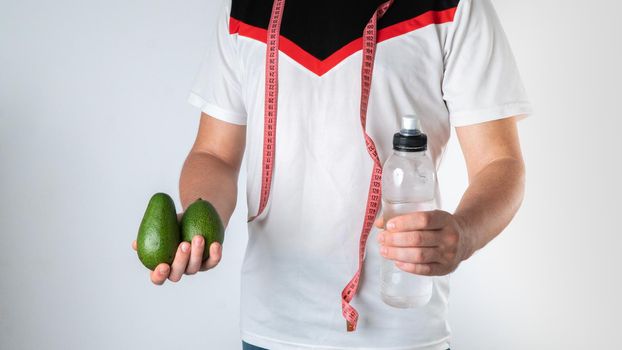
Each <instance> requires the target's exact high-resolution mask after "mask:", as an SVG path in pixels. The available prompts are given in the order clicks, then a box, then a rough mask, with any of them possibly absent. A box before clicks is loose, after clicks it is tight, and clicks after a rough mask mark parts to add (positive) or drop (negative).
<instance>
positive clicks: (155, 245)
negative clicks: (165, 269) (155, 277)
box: [136, 193, 181, 270]
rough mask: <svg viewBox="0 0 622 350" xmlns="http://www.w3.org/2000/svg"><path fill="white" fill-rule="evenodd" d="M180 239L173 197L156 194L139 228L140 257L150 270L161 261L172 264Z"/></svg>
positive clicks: (137, 240) (150, 201) (137, 241)
mask: <svg viewBox="0 0 622 350" xmlns="http://www.w3.org/2000/svg"><path fill="white" fill-rule="evenodd" d="M180 240H181V235H180V233H179V223H178V222H177V211H176V210H175V203H174V202H173V199H172V198H171V197H170V196H169V195H168V194H166V193H156V194H154V195H153V196H152V197H151V200H149V204H148V205H147V210H146V211H145V215H144V216H143V221H142V222H141V223H140V228H139V229H138V238H137V239H136V243H137V245H138V247H137V250H138V258H139V259H140V261H141V262H142V263H143V265H145V267H146V268H148V269H149V270H153V269H155V268H156V266H158V265H159V264H161V263H166V264H169V265H170V264H171V263H172V262H173V259H174V258H175V252H176V251H177V246H179V243H180Z"/></svg>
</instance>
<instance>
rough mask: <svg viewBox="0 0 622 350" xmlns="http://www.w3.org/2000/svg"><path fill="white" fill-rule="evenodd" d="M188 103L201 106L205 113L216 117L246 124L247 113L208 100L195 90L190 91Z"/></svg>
mask: <svg viewBox="0 0 622 350" xmlns="http://www.w3.org/2000/svg"><path fill="white" fill-rule="evenodd" d="M188 103H190V104H191V105H193V106H195V107H197V108H199V109H200V110H201V111H202V112H203V113H205V114H208V115H210V116H211V117H214V118H216V119H219V120H222V121H225V122H228V123H232V124H237V125H246V114H244V113H238V112H233V111H230V110H227V109H224V108H222V107H220V106H217V105H215V104H213V103H210V102H207V101H206V100H205V99H204V98H202V97H201V96H199V95H198V94H196V93H194V92H190V95H189V96H188Z"/></svg>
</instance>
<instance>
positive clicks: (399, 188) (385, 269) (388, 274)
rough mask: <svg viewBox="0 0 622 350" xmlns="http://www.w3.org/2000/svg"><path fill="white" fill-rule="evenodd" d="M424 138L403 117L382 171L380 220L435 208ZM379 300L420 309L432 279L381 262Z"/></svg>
mask: <svg viewBox="0 0 622 350" xmlns="http://www.w3.org/2000/svg"><path fill="white" fill-rule="evenodd" d="M427 144H428V140H427V136H426V134H424V133H423V132H422V131H421V126H420V123H419V120H418V118H417V117H416V116H414V115H407V116H404V117H403V118H402V128H401V130H400V131H399V132H398V133H396V134H395V135H394V136H393V154H392V155H391V156H390V157H389V159H387V161H386V162H385V164H384V167H383V172H382V174H383V175H382V206H383V213H382V215H383V218H384V222H385V223H386V222H387V221H388V220H389V219H391V218H393V217H395V216H399V215H403V214H408V213H412V212H415V211H429V210H434V209H436V208H437V203H436V199H435V195H434V194H435V188H436V171H435V167H434V164H433V163H432V159H430V157H429V156H428V154H427V152H426V150H427ZM381 274H382V276H381V291H380V294H381V296H382V300H383V301H384V302H385V303H386V304H388V305H391V306H394V307H398V308H412V307H418V306H423V305H425V304H427V303H428V302H429V301H430V298H431V296H432V287H433V279H432V277H428V276H420V275H415V274H412V273H409V272H405V271H402V270H400V269H399V268H398V267H397V266H395V261H393V260H389V259H382V268H381Z"/></svg>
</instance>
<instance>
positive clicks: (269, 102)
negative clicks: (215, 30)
mask: <svg viewBox="0 0 622 350" xmlns="http://www.w3.org/2000/svg"><path fill="white" fill-rule="evenodd" d="M391 4H393V0H389V1H386V2H384V3H382V4H381V5H380V6H378V8H377V9H376V10H375V11H374V14H373V15H372V17H371V19H370V20H369V22H367V25H366V26H365V30H364V32H363V48H362V56H363V63H362V66H361V107H360V113H361V115H360V117H361V127H362V130H363V136H364V137H365V144H366V146H367V152H368V153H369V156H370V157H371V158H372V160H373V162H374V165H373V171H372V175H371V180H370V183H369V192H368V195H367V205H366V207H365V217H364V218H363V227H362V229H361V237H360V242H359V257H358V270H357V271H356V273H355V274H354V277H352V279H351V280H350V282H348V284H347V285H346V287H345V288H344V289H343V291H342V292H341V308H342V313H343V317H344V318H345V319H346V329H347V331H348V332H352V331H355V330H356V325H357V322H358V317H359V314H358V312H357V311H356V309H354V307H352V305H350V302H351V301H352V299H353V298H354V296H355V295H356V292H357V290H358V286H359V282H360V276H361V272H362V270H363V259H364V257H365V245H366V243H367V238H368V237H369V233H370V231H371V228H372V225H373V223H374V220H375V219H376V215H377V214H378V209H379V207H380V198H381V184H382V165H381V164H380V159H379V158H378V152H377V150H376V145H375V144H374V141H373V140H372V139H371V137H369V135H368V134H367V132H366V124H367V105H368V103H369V95H370V91H371V80H372V75H373V70H374V58H375V54H376V35H377V25H378V20H379V19H380V18H381V17H382V16H383V15H384V14H385V13H386V12H387V10H388V9H389V7H390V6H391ZM284 6H285V0H274V3H273V5H272V14H271V16H270V22H269V24H268V38H267V40H266V46H267V48H266V91H265V102H264V103H265V104H264V138H263V162H262V177H261V195H260V198H259V209H258V210H257V214H256V215H254V216H252V217H251V218H249V219H248V221H249V222H251V221H253V220H255V218H257V217H258V216H259V215H261V213H262V212H263V210H264V209H265V207H266V204H267V203H268V198H269V196H270V187H271V184H272V172H273V168H274V153H275V150H276V118H277V105H278V74H279V71H278V68H279V67H278V66H279V35H280V29H281V20H282V18H283V9H284Z"/></svg>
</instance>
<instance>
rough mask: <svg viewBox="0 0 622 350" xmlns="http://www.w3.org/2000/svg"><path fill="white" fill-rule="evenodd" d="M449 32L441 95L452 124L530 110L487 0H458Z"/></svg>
mask: <svg viewBox="0 0 622 350" xmlns="http://www.w3.org/2000/svg"><path fill="white" fill-rule="evenodd" d="M447 35H448V36H447V40H446V44H445V52H444V54H445V72H444V77H443V98H444V100H445V103H446V105H447V109H448V110H449V119H450V123H451V124H452V125H453V126H456V127H457V126H466V125H471V124H477V123H482V122H486V121H490V120H495V119H502V118H506V117H511V116H520V117H521V118H520V119H522V118H523V117H525V116H527V115H529V114H531V113H532V108H531V105H530V103H529V102H528V100H527V96H526V93H525V88H524V86H523V83H522V80H521V77H520V74H519V72H518V67H517V66H516V62H515V59H514V55H513V54H512V50H511V48H510V45H509V43H508V40H507V37H506V36H505V33H504V31H503V28H502V27H501V23H500V22H499V18H498V17H497V14H496V12H495V9H494V8H493V6H492V4H491V2H490V0H461V1H460V4H459V6H458V9H457V10H456V15H455V17H454V22H453V24H452V27H451V29H450V30H449V32H448V34H447Z"/></svg>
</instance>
